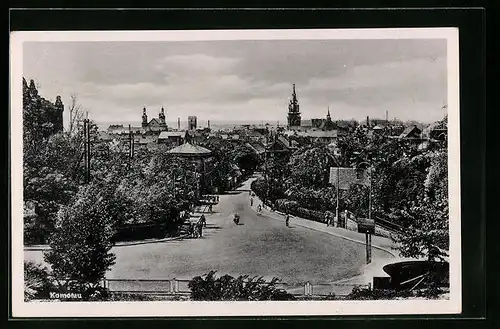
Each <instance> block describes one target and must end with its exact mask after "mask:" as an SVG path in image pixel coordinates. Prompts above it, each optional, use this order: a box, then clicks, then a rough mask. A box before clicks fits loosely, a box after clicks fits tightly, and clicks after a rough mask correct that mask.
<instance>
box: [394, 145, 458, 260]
mask: <svg viewBox="0 0 500 329" xmlns="http://www.w3.org/2000/svg"><path fill="white" fill-rule="evenodd" d="M426 156H427V157H428V158H430V162H431V165H430V167H429V168H428V170H427V177H426V179H425V185H424V184H422V185H423V186H422V187H421V191H422V193H421V194H420V195H419V196H418V198H416V199H414V200H410V202H409V204H408V205H407V206H406V207H405V208H404V209H402V215H403V216H404V226H405V233H404V234H401V235H400V236H396V237H395V240H396V242H398V243H399V250H400V253H401V254H402V255H403V256H405V257H427V259H428V260H442V259H443V258H444V257H446V256H447V255H448V249H449V210H448V170H447V166H448V163H447V153H446V150H441V151H436V152H432V153H429V154H427V155H426Z"/></svg>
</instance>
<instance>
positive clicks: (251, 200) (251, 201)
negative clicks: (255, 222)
mask: <svg viewBox="0 0 500 329" xmlns="http://www.w3.org/2000/svg"><path fill="white" fill-rule="evenodd" d="M252 206H253V197H252V198H250V207H252Z"/></svg>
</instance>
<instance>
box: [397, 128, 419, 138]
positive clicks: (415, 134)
mask: <svg viewBox="0 0 500 329" xmlns="http://www.w3.org/2000/svg"><path fill="white" fill-rule="evenodd" d="M421 134H422V130H420V128H418V127H417V126H416V125H413V126H409V127H407V128H406V129H405V130H404V131H403V132H402V133H401V135H399V137H398V138H399V139H418V140H420V139H421Z"/></svg>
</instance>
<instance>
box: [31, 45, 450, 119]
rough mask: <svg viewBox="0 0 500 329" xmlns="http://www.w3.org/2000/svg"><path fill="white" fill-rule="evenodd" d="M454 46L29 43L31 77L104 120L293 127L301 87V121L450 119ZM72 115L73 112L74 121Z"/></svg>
mask: <svg viewBox="0 0 500 329" xmlns="http://www.w3.org/2000/svg"><path fill="white" fill-rule="evenodd" d="M446 67H447V63H446V40H445V39H442V40H441V39H433V40H425V39H399V40H398V39H392V40H390V39H389V40H361V39H356V40H256V41H251V40H245V41H243V40H240V41H237V40H236V41H184V42H181V41H166V42H157V41H148V42H123V41H122V42H102V41H101V42H26V43H24V46H23V76H24V77H25V78H26V79H27V80H28V81H29V80H30V79H34V80H35V82H36V84H37V85H38V87H39V92H40V94H41V95H42V96H43V97H45V98H47V99H49V100H52V101H53V100H55V98H56V96H57V95H61V98H62V100H63V103H64V104H65V106H67V105H69V104H70V96H71V95H72V94H76V95H77V100H78V104H79V105H81V106H82V107H83V108H84V109H85V110H86V111H88V112H89V117H90V118H92V119H93V120H94V121H96V122H97V123H130V124H132V125H138V124H140V122H141V115H142V109H143V107H146V109H147V113H148V118H149V119H151V118H153V117H157V116H158V113H159V110H160V108H161V107H162V106H163V107H164V108H165V111H166V116H167V122H176V121H177V118H178V117H180V118H181V120H182V121H185V120H186V119H187V117H188V116H190V115H195V116H197V117H198V122H199V124H200V125H201V126H203V122H205V121H206V120H211V122H216V121H263V122H272V123H275V122H277V121H279V122H280V123H282V124H286V116H287V111H288V101H289V99H290V97H291V94H292V84H296V90H297V97H298V100H299V104H300V110H301V113H302V119H311V118H319V117H325V116H326V112H327V109H328V108H329V109H330V113H331V116H332V119H334V120H335V119H351V118H354V119H358V120H362V119H365V118H366V116H370V117H371V118H385V112H386V111H388V114H389V118H398V119H400V120H417V121H421V122H433V121H436V120H440V119H442V118H443V116H444V115H445V114H446V113H445V112H444V111H445V110H443V109H442V107H443V105H445V104H446V97H447V72H446ZM67 112H68V111H67V110H65V114H64V115H65V123H66V122H67V117H68V113H67Z"/></svg>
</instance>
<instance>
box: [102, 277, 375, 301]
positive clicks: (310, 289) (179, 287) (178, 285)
mask: <svg viewBox="0 0 500 329" xmlns="http://www.w3.org/2000/svg"><path fill="white" fill-rule="evenodd" d="M189 281H190V280H186V279H168V280H165V279H158V280H154V279H148V280H142V279H136V280H134V279H105V280H103V283H102V284H103V286H104V287H106V288H108V289H109V291H110V292H112V293H128V294H154V295H187V294H190V293H191V290H190V289H189V287H188V284H189ZM275 287H276V288H278V289H283V290H285V291H287V292H288V293H290V294H292V295H294V296H297V297H309V296H332V295H334V296H339V297H342V296H347V295H349V294H350V293H351V292H352V290H353V289H354V288H355V287H359V288H368V289H370V288H371V287H370V285H369V284H368V285H363V284H350V283H311V282H305V283H294V284H291V283H284V282H278V283H276V284H275Z"/></svg>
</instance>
